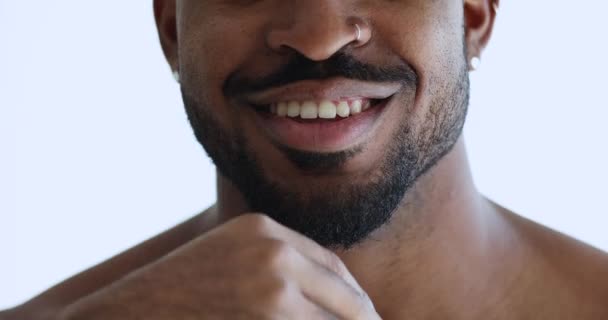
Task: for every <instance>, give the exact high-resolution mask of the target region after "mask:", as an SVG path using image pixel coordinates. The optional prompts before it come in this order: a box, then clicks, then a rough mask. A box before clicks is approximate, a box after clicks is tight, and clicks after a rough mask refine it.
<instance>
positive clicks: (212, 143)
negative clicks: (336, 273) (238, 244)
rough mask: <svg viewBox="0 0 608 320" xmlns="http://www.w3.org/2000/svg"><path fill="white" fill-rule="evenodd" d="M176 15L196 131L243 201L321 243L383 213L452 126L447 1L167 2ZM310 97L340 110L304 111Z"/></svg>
mask: <svg viewBox="0 0 608 320" xmlns="http://www.w3.org/2000/svg"><path fill="white" fill-rule="evenodd" d="M176 18H177V30H176V35H177V40H176V43H177V47H178V49H177V57H176V67H177V68H178V69H179V71H180V75H181V85H182V93H183V97H184V102H185V105H186V110H187V113H188V116H189V119H190V121H191V123H192V126H193V128H194V131H195V134H196V136H197V138H198V140H199V141H200V142H201V143H202V144H203V146H204V147H205V149H206V151H207V152H208V153H209V155H210V156H211V158H212V159H213V160H214V162H215V164H216V165H217V167H218V169H219V172H220V174H222V175H223V176H225V177H226V178H227V179H229V180H231V181H232V183H233V184H234V185H235V186H236V187H237V188H238V189H239V190H240V192H241V193H242V194H243V196H244V198H245V199H246V201H247V202H248V205H249V207H250V209H251V211H257V212H264V213H267V214H269V215H270V216H271V217H273V218H275V219H276V220H278V221H279V222H281V223H283V224H285V225H287V226H288V227H291V228H293V229H295V230H298V231H300V232H302V233H304V234H305V235H307V236H309V237H311V238H313V239H315V240H316V241H318V242H319V243H321V244H322V245H326V246H333V247H350V246H352V245H354V244H356V243H358V242H360V241H361V240H363V239H365V238H366V237H367V236H369V234H370V233H371V232H372V231H373V230H375V229H377V228H378V227H380V226H381V225H383V224H384V223H386V222H387V221H388V220H389V219H390V217H391V214H392V213H393V212H394V211H395V209H397V207H398V206H399V204H400V203H401V201H402V199H403V198H404V196H407V192H406V191H407V190H408V189H409V188H411V187H412V185H413V184H414V182H415V181H416V180H417V178H418V177H420V176H421V175H422V174H423V173H424V172H425V171H426V170H427V169H428V168H430V167H432V166H433V165H434V164H435V163H436V162H437V161H438V160H439V159H440V158H441V157H443V156H444V155H445V154H446V153H447V152H448V151H449V150H450V148H451V147H452V146H453V145H454V144H455V142H456V141H457V139H458V138H459V136H460V134H461V131H462V126H463V123H464V118H465V114H466V106H467V103H468V76H467V63H466V60H467V59H466V57H465V52H466V49H465V45H464V41H463V39H464V38H465V34H464V32H465V31H464V30H465V29H464V26H463V25H464V15H463V3H462V1H460V0H436V1H429V0H399V1H388V0H356V1H355V0H352V1H345V0H306V1H299V0H257V1H255V0H254V1H249V0H247V1H245V0H180V1H177V7H176ZM355 23H356V24H358V26H359V27H360V28H361V29H362V30H363V32H365V35H366V38H365V40H364V42H361V41H356V39H355V38H356V27H354V24H355ZM326 100H327V101H326ZM323 102H326V103H327V102H330V103H332V104H333V106H334V108H335V110H336V111H333V110H334V109H332V108H329V112H328V113H329V117H331V114H332V112H339V109H340V108H342V111H343V112H345V108H344V107H345V106H347V108H348V110H349V113H350V114H349V116H348V117H342V116H340V115H336V116H335V118H334V119H319V118H318V115H317V119H314V120H313V119H303V117H304V118H306V117H307V116H305V113H306V114H308V113H309V112H311V113H313V114H314V112H317V113H319V110H320V109H322V107H321V106H320V105H321V104H322V103H323ZM290 103H291V105H292V110H291V111H290V113H291V112H293V113H292V114H291V115H292V116H293V115H294V114H295V110H296V109H298V108H296V106H298V107H299V111H300V115H299V116H295V117H289V116H282V115H278V114H277V113H278V112H280V109H283V110H284V108H285V107H284V106H281V105H289V104H290ZM340 103H342V106H340ZM306 104H308V106H305V105H306ZM359 104H361V105H362V106H363V109H366V110H364V111H363V112H361V113H357V111H358V108H359ZM368 106H369V108H367V107H368ZM306 108H308V109H307V111H304V109H306ZM288 110H289V108H288ZM311 110H313V111H311ZM321 113H327V108H325V109H324V110H323V111H321ZM343 115H345V113H344V114H343Z"/></svg>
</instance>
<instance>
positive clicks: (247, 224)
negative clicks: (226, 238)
mask: <svg viewBox="0 0 608 320" xmlns="http://www.w3.org/2000/svg"><path fill="white" fill-rule="evenodd" d="M239 223H240V226H241V227H243V228H244V229H245V230H248V231H251V232H254V233H261V234H266V233H268V232H269V231H270V230H271V228H272V225H273V224H274V223H275V222H274V221H273V220H272V219H271V218H270V217H268V216H267V215H265V214H261V213H247V214H245V215H243V216H241V217H239Z"/></svg>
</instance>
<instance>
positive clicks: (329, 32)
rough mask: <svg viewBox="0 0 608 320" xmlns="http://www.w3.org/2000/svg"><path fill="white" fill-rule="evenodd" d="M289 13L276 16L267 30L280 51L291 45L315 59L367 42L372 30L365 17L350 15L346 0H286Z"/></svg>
mask: <svg viewBox="0 0 608 320" xmlns="http://www.w3.org/2000/svg"><path fill="white" fill-rule="evenodd" d="M286 2H288V3H289V4H285V5H286V6H287V7H289V9H290V10H289V13H288V14H286V15H284V16H283V17H279V18H277V19H276V21H275V22H274V24H273V25H272V26H271V28H270V29H269V31H268V32H267V34H266V41H267V44H268V46H269V47H270V48H271V49H273V50H275V51H278V52H283V51H285V50H286V49H292V50H295V51H297V52H298V53H300V54H302V55H304V56H305V57H307V58H308V59H310V60H313V61H322V60H326V59H328V58H330V57H331V56H333V55H334V54H335V53H336V52H338V51H340V50H342V49H343V48H345V47H347V46H349V45H351V46H353V47H358V46H362V45H364V44H365V43H366V42H367V41H369V38H370V36H371V32H370V31H369V28H368V27H367V24H366V23H365V22H364V21H363V19H361V18H358V17H354V16H349V15H348V13H347V10H348V11H352V10H351V9H347V8H346V7H347V3H349V1H344V0H302V1H299V0H292V1H286Z"/></svg>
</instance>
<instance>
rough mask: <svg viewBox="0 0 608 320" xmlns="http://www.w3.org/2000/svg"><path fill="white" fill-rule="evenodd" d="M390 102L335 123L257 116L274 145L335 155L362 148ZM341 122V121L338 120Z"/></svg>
mask: <svg viewBox="0 0 608 320" xmlns="http://www.w3.org/2000/svg"><path fill="white" fill-rule="evenodd" d="M389 101H390V98H389V99H385V100H384V101H382V102H381V103H380V104H378V105H375V106H373V107H371V108H369V109H367V110H365V111H363V112H361V113H359V114H356V115H354V116H350V117H348V118H344V119H339V118H337V119H336V120H324V119H316V120H309V121H307V120H299V121H298V120H293V119H291V118H289V117H279V116H276V115H272V114H262V113H259V112H255V114H256V117H255V118H256V120H257V121H258V122H259V123H258V125H259V127H260V128H262V130H264V131H265V132H266V134H267V135H269V136H270V138H271V140H273V141H274V142H276V143H278V144H280V145H283V146H286V147H289V148H292V149H297V150H302V151H311V152H336V151H341V150H346V149H348V148H349V147H352V146H355V145H357V144H359V143H360V142H361V141H362V140H364V139H365V137H366V136H367V135H369V134H370V133H371V132H373V130H374V127H375V125H376V123H377V122H378V118H379V117H380V115H381V114H382V112H383V110H384V109H385V107H386V105H387V104H388V103H389ZM338 119H339V120H338Z"/></svg>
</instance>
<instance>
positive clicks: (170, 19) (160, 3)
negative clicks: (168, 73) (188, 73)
mask: <svg viewBox="0 0 608 320" xmlns="http://www.w3.org/2000/svg"><path fill="white" fill-rule="evenodd" d="M175 5H176V4H175V0H154V18H155V19H156V28H157V29H158V36H159V38H160V44H161V46H162V48H163V52H164V54H165V58H166V59H167V62H169V65H170V66H171V69H172V70H174V71H177V70H178V54H177V49H178V45H177V17H176V8H175Z"/></svg>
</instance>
